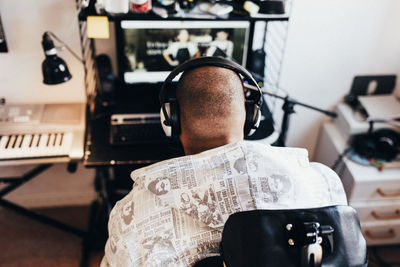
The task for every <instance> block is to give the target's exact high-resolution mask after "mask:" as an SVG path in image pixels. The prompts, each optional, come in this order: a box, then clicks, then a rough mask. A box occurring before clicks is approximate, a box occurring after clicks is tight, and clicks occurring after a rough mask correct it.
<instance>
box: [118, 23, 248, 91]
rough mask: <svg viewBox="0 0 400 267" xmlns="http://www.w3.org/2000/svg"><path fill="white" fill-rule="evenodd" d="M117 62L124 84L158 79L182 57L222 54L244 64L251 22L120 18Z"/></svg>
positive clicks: (154, 81) (156, 81)
mask: <svg viewBox="0 0 400 267" xmlns="http://www.w3.org/2000/svg"><path fill="white" fill-rule="evenodd" d="M117 23H118V25H117V44H118V65H119V75H120V78H121V79H122V80H123V81H124V83H126V84H132V83H158V82H162V81H164V80H165V78H166V77H167V76H168V74H169V73H170V71H171V70H173V69H174V68H175V67H176V66H177V65H179V64H181V63H183V62H184V61H186V60H188V59H190V58H193V57H198V56H223V57H227V58H232V59H233V60H235V61H236V62H238V63H240V64H241V65H242V66H246V59H247V51H248V46H249V45H248V42H249V41H248V40H249V31H250V22H248V21H219V20H218V21H217V20H215V21H190V20H189V21H178V20H168V21H165V20H164V21H161V20H158V21H156V20H143V21H138V20H121V21H119V22H117Z"/></svg>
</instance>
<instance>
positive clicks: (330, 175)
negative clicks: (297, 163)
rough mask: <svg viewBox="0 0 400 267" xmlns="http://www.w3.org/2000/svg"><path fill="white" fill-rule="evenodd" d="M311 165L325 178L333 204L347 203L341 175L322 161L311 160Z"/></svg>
mask: <svg viewBox="0 0 400 267" xmlns="http://www.w3.org/2000/svg"><path fill="white" fill-rule="evenodd" d="M310 166H311V168H313V169H314V170H315V171H317V172H318V173H320V174H321V176H322V177H323V179H324V180H325V184H326V185H327V187H328V188H327V190H328V193H329V196H328V197H329V198H330V202H331V203H332V205H347V197H346V193H345V191H344V188H343V184H342V181H341V180H340V178H339V176H338V175H337V174H336V173H335V172H334V171H333V170H332V169H331V168H329V167H328V166H326V165H324V164H322V163H318V162H310Z"/></svg>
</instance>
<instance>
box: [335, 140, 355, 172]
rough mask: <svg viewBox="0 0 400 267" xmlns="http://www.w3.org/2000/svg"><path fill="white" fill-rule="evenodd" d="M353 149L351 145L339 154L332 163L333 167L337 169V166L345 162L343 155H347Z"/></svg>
mask: <svg viewBox="0 0 400 267" xmlns="http://www.w3.org/2000/svg"><path fill="white" fill-rule="evenodd" d="M350 151H351V146H348V147H346V148H345V150H344V151H343V152H342V153H341V154H339V156H338V157H337V159H336V160H335V162H334V163H333V164H332V166H331V169H332V170H334V171H336V168H337V167H338V166H339V164H340V163H341V162H343V157H345V156H346V155H347V154H349V152H350Z"/></svg>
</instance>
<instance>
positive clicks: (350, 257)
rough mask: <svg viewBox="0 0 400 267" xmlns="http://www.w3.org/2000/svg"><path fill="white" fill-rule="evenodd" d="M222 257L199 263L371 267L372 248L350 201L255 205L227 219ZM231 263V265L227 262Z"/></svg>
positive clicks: (197, 266)
mask: <svg viewBox="0 0 400 267" xmlns="http://www.w3.org/2000/svg"><path fill="white" fill-rule="evenodd" d="M220 254H221V256H217V257H209V258H205V259H203V260H201V261H199V262H197V263H196V264H195V265H194V266H195V267H214V266H226V267H239V266H241V267H243V266H246V267H252V266H257V267H263V266H267V267H278V266H279V267H294V266H296V267H306V266H307V267H317V266H322V267H328V266H329V267H356V266H357V267H367V265H368V258H367V247H366V242H365V239H364V237H363V236H362V232H361V229H360V223H359V219H358V217H357V213H356V211H355V210H354V209H353V208H351V207H349V206H329V207H322V208H311V209H296V210H254V211H246V212H239V213H235V214H232V215H231V216H230V217H229V218H228V220H227V221H226V223H225V226H224V230H223V233H222V240H221V243H220ZM223 264H225V265H223Z"/></svg>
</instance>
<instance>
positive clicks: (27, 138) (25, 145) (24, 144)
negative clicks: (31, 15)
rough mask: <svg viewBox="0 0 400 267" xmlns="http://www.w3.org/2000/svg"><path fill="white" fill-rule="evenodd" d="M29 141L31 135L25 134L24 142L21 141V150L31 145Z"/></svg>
mask: <svg viewBox="0 0 400 267" xmlns="http://www.w3.org/2000/svg"><path fill="white" fill-rule="evenodd" d="M31 140H32V135H31V134H26V135H25V136H24V140H22V145H21V148H22V149H25V148H28V147H29V144H30V143H31Z"/></svg>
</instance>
